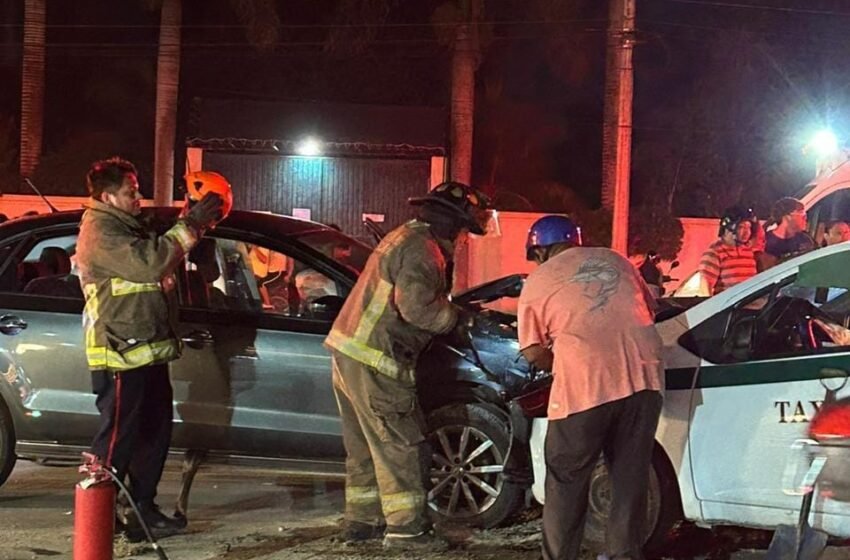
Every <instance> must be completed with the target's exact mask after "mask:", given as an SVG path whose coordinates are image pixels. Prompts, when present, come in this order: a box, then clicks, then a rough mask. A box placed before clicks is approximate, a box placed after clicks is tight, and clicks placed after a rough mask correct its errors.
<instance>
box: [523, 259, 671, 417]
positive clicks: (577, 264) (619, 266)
mask: <svg viewBox="0 0 850 560" xmlns="http://www.w3.org/2000/svg"><path fill="white" fill-rule="evenodd" d="M654 305H655V300H654V299H653V297H652V295H651V293H650V292H649V289H648V288H647V287H646V284H645V283H644V281H643V279H642V278H641V277H640V275H639V274H638V272H637V270H636V269H635V267H634V266H633V265H632V264H631V263H630V262H629V261H628V260H626V259H625V258H623V257H622V256H620V255H619V254H617V253H615V252H614V251H611V250H610V249H605V248H597V247H593V248H591V247H573V248H570V249H567V250H566V251H564V252H562V253H559V254H557V255H555V256H554V257H552V258H551V259H549V260H548V261H546V262H545V263H544V264H542V265H540V266H539V267H538V268H537V269H536V270H535V271H534V272H532V273H531V274H530V275H529V276H528V278H527V279H526V282H525V287H524V288H523V290H522V294H521V295H520V298H519V310H518V316H519V344H520V348H523V349H525V348H528V347H529V346H533V345H534V344H540V345H542V346H545V347H550V346H551V348H552V351H553V353H554V355H555V360H554V364H553V366H552V374H553V376H554V379H553V383H552V392H551V394H550V396H549V410H548V416H549V419H550V420H560V419H562V418H566V417H567V416H569V415H571V414H575V413H577V412H582V411H584V410H588V409H591V408H594V407H596V406H599V405H601V404H604V403H607V402H611V401H616V400H619V399H622V398H625V397H628V396H629V395H632V394H634V393H637V392H639V391H644V390H647V389H648V390H655V391H661V390H662V389H663V387H664V368H663V364H662V361H661V344H662V343H661V337H660V336H659V335H658V333H657V332H656V330H655V326H654V324H653V314H652V311H651V308H652V307H654Z"/></svg>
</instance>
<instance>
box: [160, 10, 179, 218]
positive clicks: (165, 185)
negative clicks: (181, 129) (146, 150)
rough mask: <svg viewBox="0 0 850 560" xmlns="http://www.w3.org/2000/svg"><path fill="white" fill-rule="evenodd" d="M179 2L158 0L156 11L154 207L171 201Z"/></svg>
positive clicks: (165, 204)
mask: <svg viewBox="0 0 850 560" xmlns="http://www.w3.org/2000/svg"><path fill="white" fill-rule="evenodd" d="M181 4H182V3H181V0H162V8H161V10H160V23H159V54H158V55H157V61H156V117H155V119H156V126H155V130H154V174H153V199H154V204H156V205H157V206H171V204H172V202H174V188H173V187H174V140H175V135H176V133H177V90H178V85H179V82H180V24H181V21H182V18H183V7H182V5H181Z"/></svg>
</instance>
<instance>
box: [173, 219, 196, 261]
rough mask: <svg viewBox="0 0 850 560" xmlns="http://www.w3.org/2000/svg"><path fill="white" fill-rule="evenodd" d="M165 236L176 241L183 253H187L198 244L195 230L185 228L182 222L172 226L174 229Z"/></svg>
mask: <svg viewBox="0 0 850 560" xmlns="http://www.w3.org/2000/svg"><path fill="white" fill-rule="evenodd" d="M165 235H167V236H169V237H171V238H173V239H174V240H175V241H177V243H179V244H180V248H181V249H183V252H184V253H188V252H189V250H190V249H191V248H192V247H194V246H195V243H197V242H198V237H197V235H196V234H195V230H193V229H192V228H190V227H189V226H187V225H186V224H185V223H184V222H182V221H181V222H177V223H176V224H174V227H172V228H171V229H170V230H168V231H166V232H165Z"/></svg>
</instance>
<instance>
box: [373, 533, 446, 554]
mask: <svg viewBox="0 0 850 560" xmlns="http://www.w3.org/2000/svg"><path fill="white" fill-rule="evenodd" d="M384 548H387V549H392V550H407V551H415V552H444V551H445V550H447V549H448V548H449V543H448V542H447V541H446V540H445V539H443V538H442V537H439V536H437V535H436V534H434V531H433V530H427V531H421V532H419V533H410V532H406V531H404V530H393V529H392V528H387V533H386V535H384Z"/></svg>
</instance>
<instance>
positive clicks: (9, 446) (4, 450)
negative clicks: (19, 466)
mask: <svg viewBox="0 0 850 560" xmlns="http://www.w3.org/2000/svg"><path fill="white" fill-rule="evenodd" d="M17 460H18V457H17V456H16V455H15V426H14V425H13V424H12V415H11V414H9V409H8V408H6V403H4V402H3V399H2V398H0V486H2V485H3V483H4V482H6V479H7V478H9V475H10V474H12V469H13V468H15V462H17Z"/></svg>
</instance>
